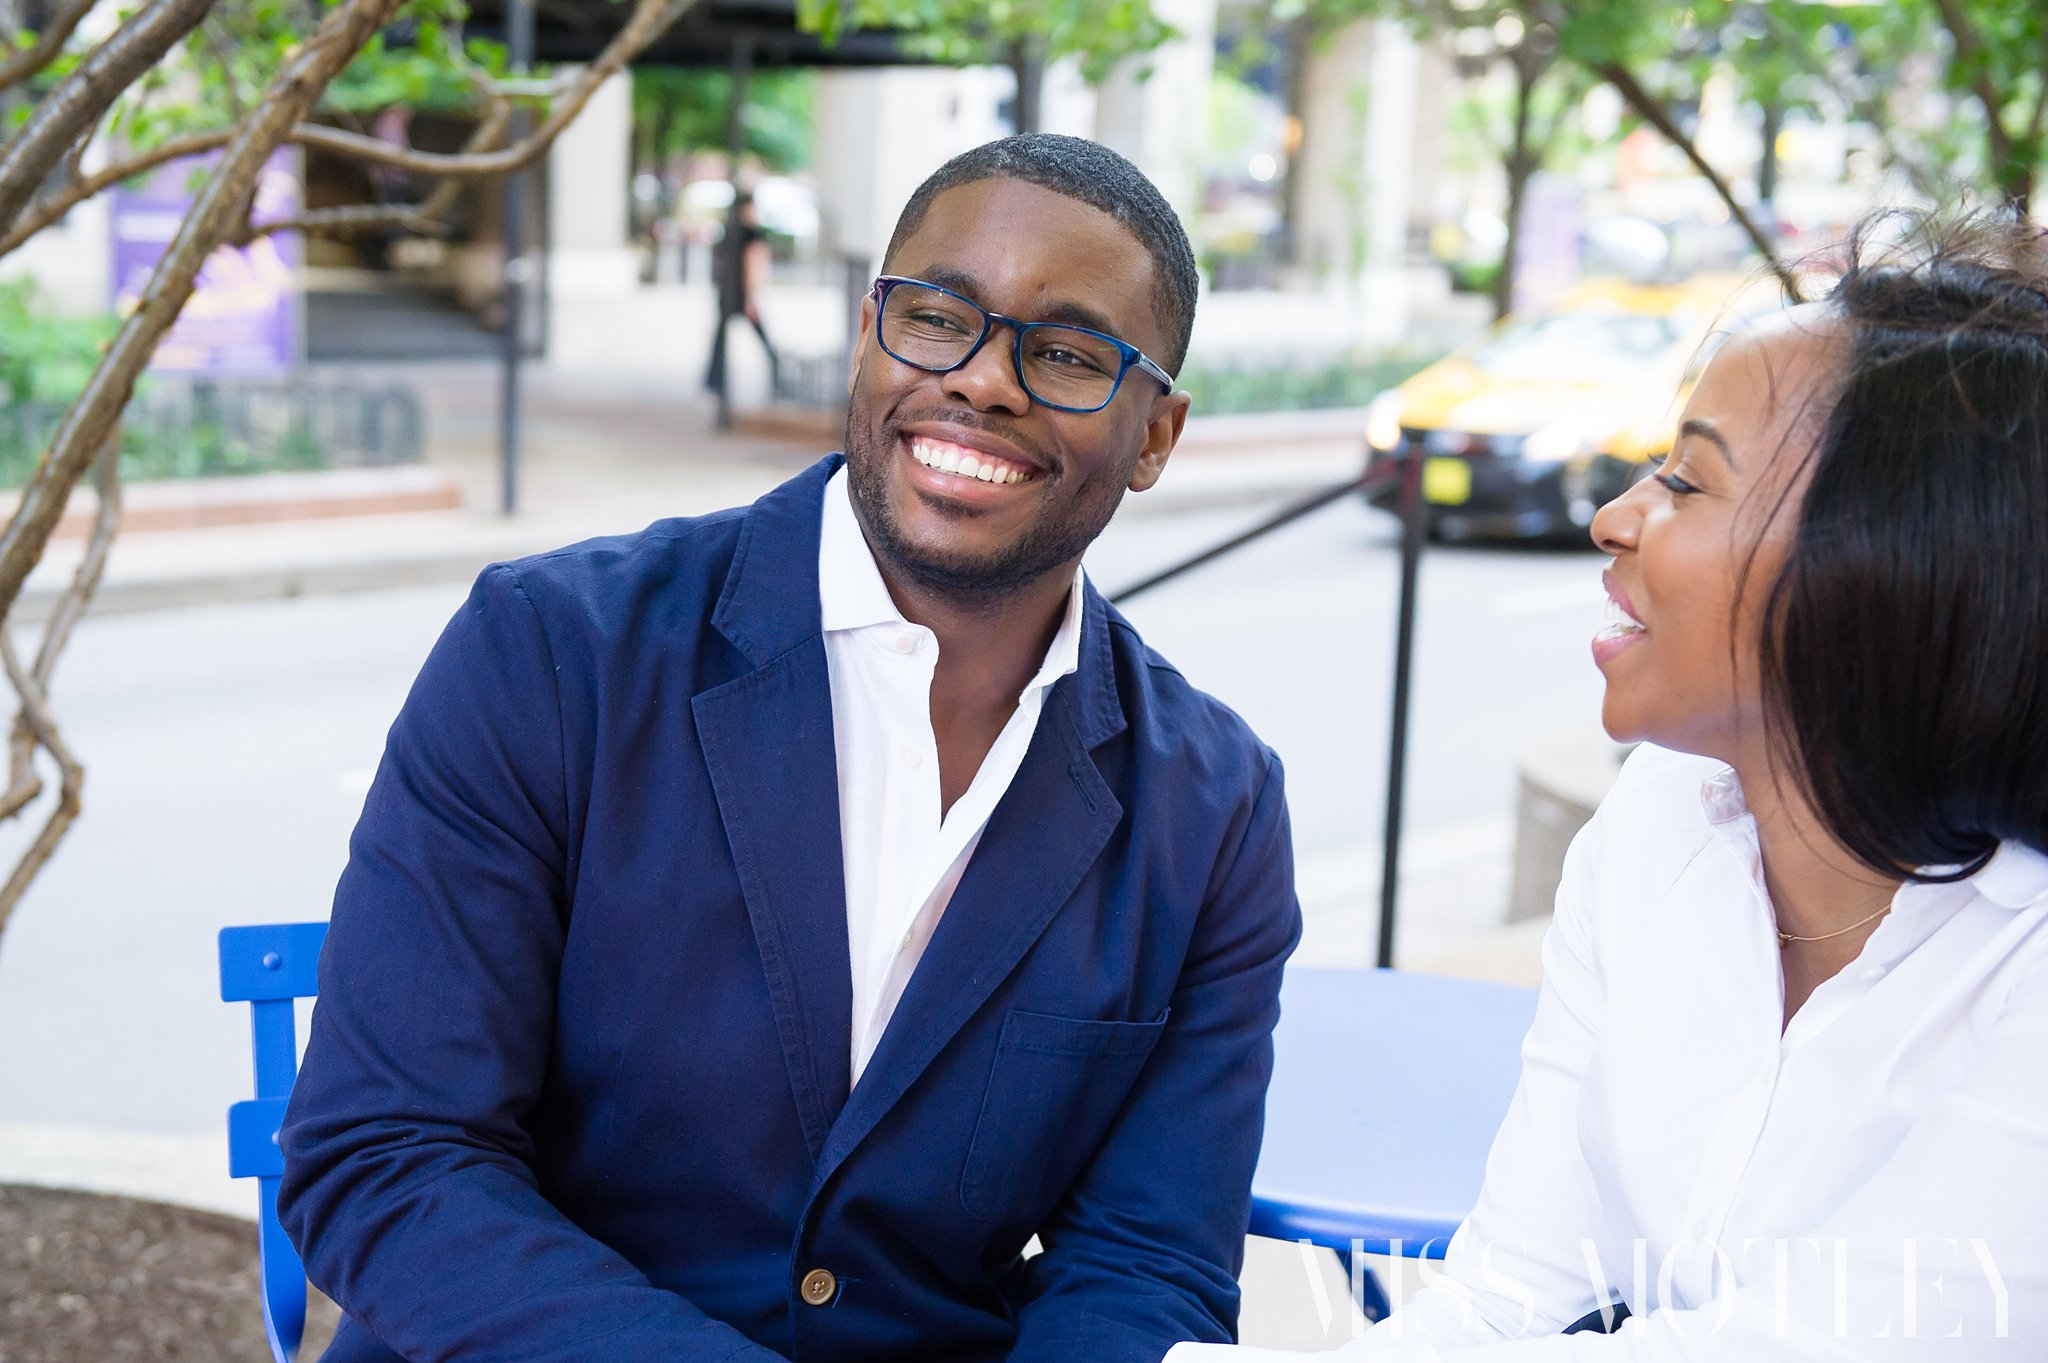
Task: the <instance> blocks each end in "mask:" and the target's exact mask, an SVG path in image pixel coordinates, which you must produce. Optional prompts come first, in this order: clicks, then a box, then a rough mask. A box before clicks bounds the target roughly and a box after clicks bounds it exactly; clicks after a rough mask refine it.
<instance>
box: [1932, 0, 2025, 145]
mask: <svg viewBox="0 0 2048 1363" xmlns="http://www.w3.org/2000/svg"><path fill="white" fill-rule="evenodd" d="M1934 7H1935V9H1937V10H1939V11H1940V12H1941V26H1942V27H1943V28H1945V29H1947V30H1948V36H1949V37H1950V38H1952V39H1953V40H1954V41H1955V45H1956V60H1958V61H1960V62H1963V63H1964V64H1966V65H1967V66H1969V67H1970V68H1971V69H1970V93H1971V94H1973V95H1975V96H1976V97H1977V102H1978V103H1979V104H1981V105H1983V106H1984V138H1985V141H1986V142H1988V143H1989V144H1990V149H1991V159H1992V160H1993V161H1994V162H1996V163H1997V164H1996V166H1995V167H1994V170H1993V173H1994V174H1996V175H1997V176H1998V178H1999V180H2000V181H2001V182H2003V181H2005V179H2006V177H2007V175H2008V174H2009V173H2010V172H2009V168H2010V167H2011V165H2012V161H2013V146H2012V134H2011V133H2009V132H2008V131H2006V127H2005V118H2004V112H2005V101H2004V100H2003V99H2001V98H2000V97H1999V94H1998V89H1997V87H1996V86H1994V85H1993V84H1992V83H1991V67H1990V64H1989V58H1988V57H1987V55H1986V54H1985V51H1984V44H1983V42H1982V41H1981V40H1980V39H1979V38H1978V37H1977V30H1976V29H1975V28H1973V27H1971V25H1970V16H1968V15H1967V14H1964V13H1963V7H1962V6H1961V5H1959V4H1957V3H1956V0H1934Z"/></svg>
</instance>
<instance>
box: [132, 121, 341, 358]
mask: <svg viewBox="0 0 2048 1363" xmlns="http://www.w3.org/2000/svg"><path fill="white" fill-rule="evenodd" d="M214 159H215V157H214V156H198V157H191V158H188V159H186V160H182V161H173V162H171V163H170V164H168V165H165V166H163V167H161V168H160V169H158V170H157V171H156V173H155V174H153V175H151V176H150V177H149V178H148V179H146V180H144V181H142V182H140V183H139V184H136V185H134V186H123V187H121V188H117V189H116V190H115V191H114V195H113V200H112V204H111V206H110V211H111V215H112V219H113V222H112V237H113V244H114V274H113V283H114V300H113V302H114V307H115V309H116V310H118V311H119V312H121V313H122V314H124V315H125V314H127V313H129V312H132V311H133V310H134V308H135V305H136V302H137V300H138V299H140V298H141V296H142V294H143V291H144V290H145V289H147V288H148V287H149V278H150V275H151V274H152V273H154V272H155V270H156V265H157V261H159V260H160V259H162V258H163V253H164V251H165V249H166V248H167V247H168V246H169V245H170V243H171V238H173V237H174V236H176V235H177V233H178V227H179V225H180V224H181V223H183V222H184V220H185V214H186V212H187V211H188V210H189V209H190V208H191V206H192V192H193V189H194V188H195V187H196V186H197V185H198V184H200V183H203V179H202V177H203V176H204V174H205V172H206V171H208V170H209V169H210V168H211V167H212V165H213V162H214ZM296 165H297V156H296V154H295V153H294V152H293V151H291V150H290V149H280V150H279V151H278V153H277V154H276V155H275V156H273V157H271V158H270V161H269V163H268V164H267V165H265V166H264V168H263V173H262V175H261V177H260V178H259V179H258V181H257V186H256V207H255V212H254V215H253V216H254V218H255V220H256V221H257V222H259V223H261V222H276V221H277V220H279V219H280V218H287V217H290V216H292V215H294V214H296V213H297V212H298V210H299V176H298V171H297V168H296ZM300 249H301V247H300V241H299V236H298V233H296V232H278V233H275V234H273V235H270V236H267V237H258V238H257V239H256V240H255V241H253V242H251V243H250V244H249V245H247V246H223V247H221V248H220V249H219V250H217V251H215V252H214V253H213V254H212V255H211V256H209V257H208V258H207V261H206V264H205V265H203V266H202V267H200V271H199V283H198V286H197V287H196V288H195V289H194V290H193V292H192V297H191V299H190V300H189V301H188V302H187V303H186V304H185V310H184V311H183V312H182V313H180V314H179V316H178V320H177V322H176V323H175V324H173V325H172V327H171V329H170V332H169V333H168V334H167V335H165V337H164V339H163V342H162V344H160V345H159V346H158V347H157V351H156V355H155V357H154V358H153V359H152V360H151V361H150V367H151V368H152V369H154V370H157V371H159V372H164V373H178V374H205V375H217V376H223V377H225V376H230V375H240V376H261V375H277V374H286V373H290V372H291V371H292V370H294V369H296V368H297V367H298V365H299V358H300V354H301V352H302V345H301V337H302V334H303V331H302V311H301V309H302V301H301V288H300V278H299V261H300Z"/></svg>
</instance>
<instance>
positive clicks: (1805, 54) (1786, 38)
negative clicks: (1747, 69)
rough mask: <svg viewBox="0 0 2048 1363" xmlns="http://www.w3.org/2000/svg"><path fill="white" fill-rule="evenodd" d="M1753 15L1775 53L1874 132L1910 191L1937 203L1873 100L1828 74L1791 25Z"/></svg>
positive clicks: (1925, 174) (1935, 187) (1934, 184)
mask: <svg viewBox="0 0 2048 1363" xmlns="http://www.w3.org/2000/svg"><path fill="white" fill-rule="evenodd" d="M1754 12H1755V13H1758V14H1761V15H1762V16H1763V20H1764V23H1765V24H1766V25H1767V26H1768V27H1769V28H1770V30H1771V35H1772V36H1773V37H1774V38H1776V39H1777V41H1778V50H1779V51H1781V52H1784V53H1786V54H1787V55H1789V56H1790V57H1791V58H1792V60H1793V61H1795V62H1797V63H1798V64H1799V69H1800V70H1802V71H1804V72H1805V73H1806V74H1807V75H1809V76H1811V77H1813V78H1814V79H1815V80H1817V81H1820V82H1822V83H1823V84H1825V85H1826V86H1827V87H1828V89H1829V90H1830V91H1832V92H1833V93H1834V96H1835V98H1836V99H1839V100H1840V101H1842V107H1843V108H1845V109H1846V110H1848V112H1849V114H1850V116H1851V117H1853V118H1855V119H1856V120H1857V121H1858V122H1860V123H1867V124H1869V125H1870V126H1871V127H1872V128H1874V129H1876V130H1877V135H1878V136H1879V137H1880V138H1882V139H1883V141H1884V148H1885V154H1886V155H1887V156H1889V157H1890V158H1891V162H1892V164H1893V165H1896V166H1898V167H1899V168H1900V169H1901V170H1903V171H1905V173H1906V178H1907V179H1908V180H1911V181H1912V182H1913V188H1914V189H1916V190H1918V191H1919V192H1920V193H1922V194H1924V195H1926V196H1927V197H1928V198H1929V199H1936V200H1938V199H1940V198H1941V197H1942V193H1941V188H1940V186H1939V183H1938V177H1936V176H1935V175H1934V174H1933V173H1932V172H1931V171H1929V170H1928V169H1927V167H1926V166H1924V165H1922V164H1921V162H1920V160H1919V159H1918V158H1917V157H1915V156H1913V155H1911V154H1909V153H1908V151H1907V150H1906V148H1904V147H1903V146H1901V145H1900V144H1899V141H1898V139H1897V138H1896V137H1894V136H1893V132H1892V120H1891V119H1890V118H1888V117H1886V115H1885V113H1884V110H1883V109H1881V108H1879V107H1878V104H1877V102H1876V101H1875V100H1873V99H1872V98H1871V97H1870V96H1869V95H1868V94H1867V93H1858V92H1857V91H1855V90H1852V89H1851V88H1850V87H1849V86H1848V84H1847V83H1846V82H1844V81H1843V80H1842V78H1841V76H1840V74H1839V73H1837V72H1835V71H1831V70H1829V69H1828V66H1827V64H1826V63H1825V62H1821V61H1817V60H1815V58H1814V55H1813V53H1812V52H1811V51H1809V50H1808V48H1807V45H1806V40H1805V39H1804V38H1803V37H1801V36H1800V35H1799V34H1798V33H1797V32H1796V31H1795V30H1794V29H1793V28H1792V27H1791V25H1789V24H1787V23H1786V22H1785V21H1784V20H1783V19H1781V18H1780V17H1778V15H1777V13H1776V12H1775V11H1773V10H1772V9H1771V8H1770V7H1769V6H1768V5H1759V6H1757V7H1756V10H1755V11H1754Z"/></svg>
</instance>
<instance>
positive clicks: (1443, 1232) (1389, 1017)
mask: <svg viewBox="0 0 2048 1363" xmlns="http://www.w3.org/2000/svg"><path fill="white" fill-rule="evenodd" d="M1535 1013H1536V992H1535V991H1534V990H1532V989H1521V988H1516V987H1514V986H1511V985H1502V984H1486V983H1481V982H1479V981H1474V980H1457V979H1450V978H1447V977H1444V976H1440V975H1417V974H1409V973H1407V972H1404V971H1398V970H1337V969H1314V968H1309V967H1297V968H1294V969H1290V970H1288V972H1287V975H1286V979H1285V982H1284V983H1283V984H1282V985H1281V988H1280V1025H1279V1027H1278V1028H1277V1029H1276V1030H1275V1032H1274V1034H1273V1048H1274V1064H1273V1086H1272V1088H1271V1089H1270V1090H1269V1091H1268V1093H1267V1095H1266V1135H1265V1144H1264V1145H1263V1146H1262V1147H1261V1149H1260V1151H1259V1164H1258V1169H1257V1171H1256V1172H1255V1173H1254V1174H1253V1176H1252V1219H1251V1233H1252V1234H1253V1235H1260V1236H1268V1237H1271V1238H1273V1239H1276V1240H1295V1241H1300V1240H1307V1241H1309V1242H1310V1243H1312V1244H1316V1245H1321V1246H1323V1247H1325V1248H1328V1249H1333V1250H1336V1251H1338V1253H1339V1254H1341V1255H1349V1254H1353V1253H1356V1252H1359V1251H1363V1252H1365V1253H1368V1254H1402V1255H1407V1256H1410V1257H1421V1258H1431V1259H1440V1258H1442V1257H1443V1255H1444V1250H1445V1248H1446V1247H1447V1244H1448V1242H1449V1240H1450V1237H1451V1233H1452V1232H1453V1231H1455V1230H1457V1228H1458V1224H1459V1222H1461V1221H1463V1220H1464V1219H1465V1216H1466V1213H1468V1212H1470V1211H1471V1210H1472V1204H1473V1203H1474V1202H1476V1201H1477V1200H1478V1198H1479V1184H1480V1181H1481V1178H1482V1177H1483V1175H1484V1173H1485V1170H1486V1153H1487V1151H1488V1150H1489V1149H1490V1148H1491V1147H1492V1145H1493V1135H1494V1132H1495V1131H1496V1130H1497V1129H1498V1128H1499V1126H1500V1122H1501V1118H1502V1117H1504V1116H1506V1115H1507V1110H1508V1100H1509V1099H1510V1098H1511V1097H1512V1096H1513V1094H1514V1089H1515V1080H1516V1078H1517V1077H1518V1076H1519V1074H1520V1072H1521V1044H1522V1036H1523V1034H1524V1033H1526V1032H1527V1031H1528V1030H1529V1023H1530V1021H1531V1019H1532V1018H1533V1017H1534V1016H1535ZM1353 1280H1354V1282H1355V1283H1357V1284H1358V1285H1359V1287H1360V1288H1361V1290H1362V1291H1363V1292H1364V1294H1365V1300H1364V1301H1363V1302H1361V1305H1362V1306H1363V1307H1364V1308H1365V1310H1366V1314H1367V1316H1368V1317H1369V1318H1372V1319H1378V1318H1379V1316H1380V1315H1383V1314H1384V1313H1385V1311H1386V1299H1385V1297H1384V1295H1382V1294H1381V1293H1380V1289H1379V1287H1378V1284H1377V1283H1375V1282H1374V1281H1373V1278H1372V1275H1371V1274H1370V1273H1364V1272H1361V1271H1359V1270H1358V1269H1357V1268H1356V1267H1354V1279H1353Z"/></svg>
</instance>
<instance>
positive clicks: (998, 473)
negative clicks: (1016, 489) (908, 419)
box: [910, 437, 1033, 483]
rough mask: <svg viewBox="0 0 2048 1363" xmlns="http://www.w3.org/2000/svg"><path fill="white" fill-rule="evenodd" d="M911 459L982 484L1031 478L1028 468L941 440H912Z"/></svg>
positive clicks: (921, 438) (1020, 480)
mask: <svg viewBox="0 0 2048 1363" xmlns="http://www.w3.org/2000/svg"><path fill="white" fill-rule="evenodd" d="M910 457H911V458H913V459H915V460H916V461H917V462H918V463H920V464H923V465H924V466H925V467H927V468H934V469H938V470H940V471H941V472H944V473H957V474H959V475H960V476H961V477H962V478H978V479H980V480H981V481H982V482H984V483H1025V482H1029V481H1030V480H1031V478H1032V477H1033V471H1032V470H1030V469H1027V468H1022V467H1020V466H1018V465H1016V464H1011V463H1006V462H1004V461H1003V460H1001V459H995V458H991V457H990V456H989V455H986V454H977V453H975V452H974V451H972V450H969V449H967V448H965V447H964V446H961V445H955V444H952V443H950V442H949V441H944V440H927V439H924V438H923V437H919V438H917V439H914V440H912V441H911V442H910Z"/></svg>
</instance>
